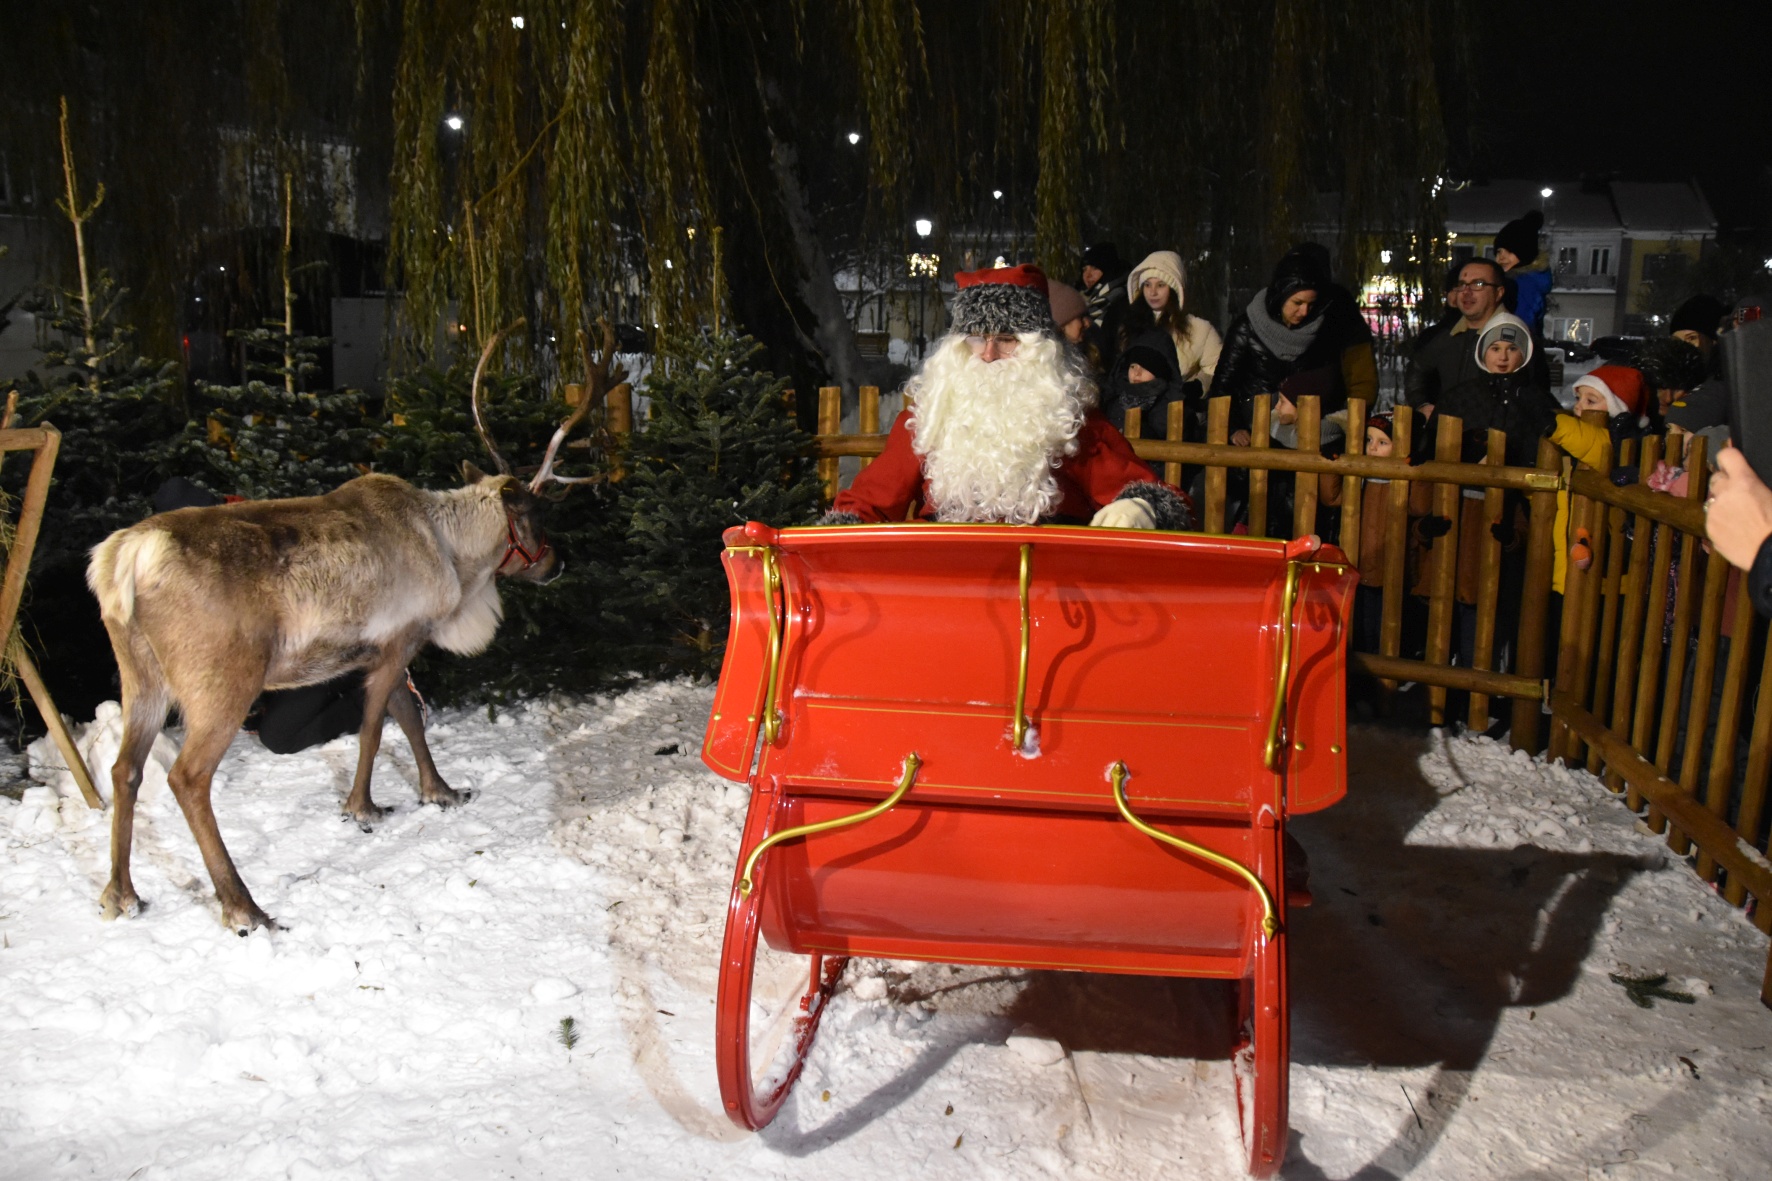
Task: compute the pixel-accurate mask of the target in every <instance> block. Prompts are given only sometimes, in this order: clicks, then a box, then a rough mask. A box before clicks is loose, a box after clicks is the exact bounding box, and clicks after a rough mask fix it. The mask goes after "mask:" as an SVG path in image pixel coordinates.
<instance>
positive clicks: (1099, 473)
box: [824, 266, 1193, 529]
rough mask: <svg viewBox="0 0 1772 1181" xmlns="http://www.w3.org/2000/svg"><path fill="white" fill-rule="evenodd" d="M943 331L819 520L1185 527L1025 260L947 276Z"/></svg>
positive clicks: (1181, 502)
mask: <svg viewBox="0 0 1772 1181" xmlns="http://www.w3.org/2000/svg"><path fill="white" fill-rule="evenodd" d="M954 279H955V283H956V284H957V285H958V287H959V292H958V294H957V295H955V297H954V303H953V308H952V324H951V326H950V328H949V331H948V334H947V335H946V336H944V337H942V338H941V339H940V340H938V341H937V342H936V343H935V348H934V350H933V351H932V352H931V353H930V355H929V358H928V359H927V360H926V361H925V362H924V364H923V367H922V369H921V370H920V371H919V372H918V373H917V375H916V376H915V377H913V378H912V379H911V380H910V382H909V383H908V384H907V385H906V386H905V395H906V400H907V402H909V404H910V408H909V409H907V410H905V411H904V412H903V413H902V414H900V415H899V416H898V419H897V421H895V422H894V423H893V424H892V432H891V433H890V434H889V435H888V436H887V437H886V449H885V450H884V451H883V452H882V453H881V455H880V457H879V458H878V459H876V460H875V461H874V462H873V463H871V464H869V465H868V466H867V467H865V468H863V469H862V471H861V474H860V475H858V476H856V478H855V482H854V483H853V484H851V485H850V486H849V488H848V489H846V490H845V491H843V492H840V493H838V495H837V499H836V502H835V503H834V504H833V505H832V506H831V511H830V512H829V513H827V514H826V515H825V518H824V523H826V524H856V523H860V522H863V521H904V520H908V519H910V518H913V517H916V518H922V519H926V520H935V521H949V522H989V523H1004V524H1018V525H1032V524H1036V523H1042V522H1044V523H1052V524H1074V525H1081V524H1084V523H1085V522H1087V523H1088V524H1091V525H1099V526H1105V527H1108V528H1117V529H1186V528H1189V527H1190V525H1191V524H1192V516H1193V514H1192V511H1191V505H1190V502H1189V501H1188V499H1187V497H1186V496H1184V495H1183V494H1182V493H1180V492H1178V491H1176V490H1175V489H1173V488H1171V487H1169V486H1168V485H1167V484H1162V483H1159V482H1158V481H1157V480H1155V479H1154V478H1152V475H1151V470H1150V469H1149V468H1148V467H1146V466H1145V465H1144V463H1143V462H1141V461H1140V460H1139V458H1138V456H1136V455H1134V454H1133V453H1132V447H1131V445H1130V444H1128V443H1127V442H1126V439H1125V437H1124V436H1123V435H1121V434H1120V432H1119V431H1118V430H1116V429H1114V426H1113V424H1111V423H1109V422H1108V420H1107V419H1106V418H1104V417H1102V415H1101V413H1100V411H1098V410H1097V409H1096V408H1095V401H1096V390H1095V382H1094V381H1093V380H1092V379H1091V378H1090V376H1089V372H1088V368H1087V366H1086V364H1085V362H1084V360H1083V358H1082V356H1081V355H1080V354H1079V353H1078V352H1077V350H1076V349H1075V348H1074V347H1073V346H1072V345H1070V344H1069V343H1068V342H1066V341H1064V340H1062V339H1060V338H1059V336H1058V335H1057V332H1056V330H1055V327H1054V325H1053V322H1052V311H1051V307H1050V305H1049V303H1048V302H1047V284H1046V276H1045V275H1044V274H1043V273H1042V272H1041V271H1040V269H1039V268H1038V267H1031V266H1018V267H1004V268H999V269H996V270H986V271H971V272H968V273H962V274H959V275H956V276H954Z"/></svg>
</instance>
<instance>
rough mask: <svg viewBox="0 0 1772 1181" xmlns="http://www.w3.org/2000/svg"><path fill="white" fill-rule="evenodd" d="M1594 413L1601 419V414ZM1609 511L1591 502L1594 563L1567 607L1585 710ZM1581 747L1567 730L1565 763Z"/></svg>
mask: <svg viewBox="0 0 1772 1181" xmlns="http://www.w3.org/2000/svg"><path fill="white" fill-rule="evenodd" d="M1594 413H1595V417H1599V415H1598V412H1594ZM1600 470H1601V471H1611V470H1612V445H1611V441H1610V440H1608V441H1607V443H1606V445H1605V447H1604V448H1603V449H1602V450H1601V458H1600ZM1609 507H1610V506H1608V505H1607V504H1606V502H1605V501H1604V500H1598V499H1590V500H1589V501H1588V502H1587V535H1588V544H1589V545H1590V546H1591V547H1592V551H1593V562H1592V563H1591V564H1590V566H1589V568H1588V569H1587V570H1585V571H1583V572H1582V578H1581V585H1580V587H1579V592H1580V593H1579V594H1576V595H1574V596H1573V597H1572V598H1571V599H1567V600H1565V602H1564V603H1563V607H1564V610H1565V611H1568V610H1570V609H1573V610H1574V612H1575V633H1574V634H1575V665H1574V669H1575V679H1574V682H1573V684H1574V688H1573V689H1572V691H1571V692H1572V693H1573V695H1574V697H1575V699H1576V700H1577V701H1579V702H1581V704H1582V707H1583V708H1587V707H1588V706H1589V705H1590V702H1589V695H1590V694H1591V693H1592V692H1593V687H1594V680H1593V678H1594V644H1595V640H1596V636H1597V633H1598V631H1599V626H1600V610H1599V604H1600V589H1601V587H1602V586H1603V585H1604V583H1605V578H1606V512H1607V510H1608V508H1609ZM1581 746H1582V738H1581V735H1579V734H1578V733H1576V732H1575V731H1574V730H1566V731H1565V733H1564V748H1563V758H1564V760H1565V761H1566V762H1569V763H1573V762H1574V761H1575V759H1576V758H1578V757H1579V756H1580V755H1581Z"/></svg>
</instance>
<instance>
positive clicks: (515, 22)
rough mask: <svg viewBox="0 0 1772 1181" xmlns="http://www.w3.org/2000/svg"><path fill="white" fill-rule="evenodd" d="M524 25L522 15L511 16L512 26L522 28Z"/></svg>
mask: <svg viewBox="0 0 1772 1181" xmlns="http://www.w3.org/2000/svg"><path fill="white" fill-rule="evenodd" d="M522 27H523V18H522V17H520V16H513V17H512V18H511V28H513V29H520V28H522Z"/></svg>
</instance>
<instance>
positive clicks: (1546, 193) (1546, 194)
mask: <svg viewBox="0 0 1772 1181" xmlns="http://www.w3.org/2000/svg"><path fill="white" fill-rule="evenodd" d="M1552 191H1553V190H1552V189H1551V187H1550V186H1549V185H1545V186H1544V187H1543V188H1542V189H1539V190H1538V195H1539V196H1540V197H1543V198H1544V199H1546V200H1547V201H1548V200H1549V199H1550V197H1551V193H1552Z"/></svg>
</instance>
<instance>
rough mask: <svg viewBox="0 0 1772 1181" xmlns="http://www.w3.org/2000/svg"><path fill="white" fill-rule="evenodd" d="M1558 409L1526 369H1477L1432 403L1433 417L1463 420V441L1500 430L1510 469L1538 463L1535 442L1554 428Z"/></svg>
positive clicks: (1558, 405)
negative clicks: (1487, 371)
mask: <svg viewBox="0 0 1772 1181" xmlns="http://www.w3.org/2000/svg"><path fill="white" fill-rule="evenodd" d="M1459 335H1460V336H1463V335H1464V334H1463V333H1460V334H1459ZM1562 408H1563V407H1562V405H1561V404H1560V403H1559V402H1558V401H1557V400H1556V399H1555V398H1553V397H1552V396H1551V393H1550V391H1549V390H1548V389H1546V388H1545V387H1544V386H1542V385H1540V384H1539V383H1538V382H1537V381H1536V380H1534V379H1533V375H1532V371H1531V369H1529V368H1528V369H1523V370H1521V371H1520V372H1518V373H1486V372H1482V371H1479V375H1478V376H1477V377H1475V378H1472V379H1470V380H1469V381H1466V382H1463V383H1462V384H1460V385H1458V386H1455V387H1453V388H1452V389H1450V390H1448V391H1446V392H1445V393H1444V394H1442V395H1440V398H1439V400H1438V401H1436V402H1435V403H1434V418H1435V419H1437V418H1439V416H1440V415H1442V414H1447V415H1451V416H1453V417H1456V418H1459V419H1462V420H1463V421H1464V433H1465V437H1466V438H1469V437H1470V436H1471V435H1473V434H1475V435H1477V436H1478V437H1479V438H1481V437H1482V436H1483V435H1484V434H1485V433H1486V432H1488V431H1492V430H1494V431H1502V432H1504V433H1505V434H1506V435H1507V462H1508V464H1509V466H1512V467H1531V466H1532V465H1533V464H1535V463H1537V462H1538V440H1540V439H1542V438H1544V437H1545V436H1546V435H1548V434H1549V433H1550V431H1551V429H1552V428H1553V427H1555V426H1556V422H1557V413H1558V412H1559V411H1561V410H1562ZM1431 429H1432V420H1430V421H1429V430H1431Z"/></svg>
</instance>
